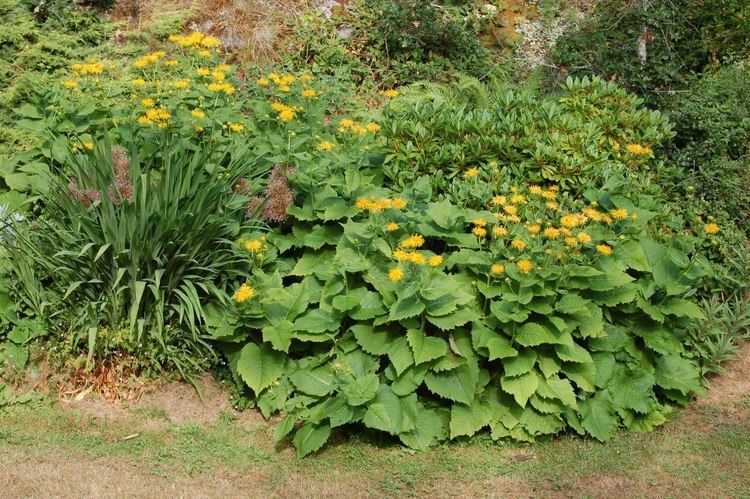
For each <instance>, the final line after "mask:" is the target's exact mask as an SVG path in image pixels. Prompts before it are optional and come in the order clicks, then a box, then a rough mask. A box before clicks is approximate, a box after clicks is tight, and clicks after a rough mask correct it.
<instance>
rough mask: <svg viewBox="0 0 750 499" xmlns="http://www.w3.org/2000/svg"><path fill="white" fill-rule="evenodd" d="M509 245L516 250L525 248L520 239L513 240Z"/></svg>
mask: <svg viewBox="0 0 750 499" xmlns="http://www.w3.org/2000/svg"><path fill="white" fill-rule="evenodd" d="M510 245H511V246H513V247H514V248H516V249H517V250H522V249H524V248H525V247H526V243H525V242H523V241H521V240H520V239H514V240H512V241H511V242H510Z"/></svg>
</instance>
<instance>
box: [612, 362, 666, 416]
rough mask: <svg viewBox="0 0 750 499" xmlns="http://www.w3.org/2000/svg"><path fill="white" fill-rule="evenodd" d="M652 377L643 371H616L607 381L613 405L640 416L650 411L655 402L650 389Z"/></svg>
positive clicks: (622, 368)
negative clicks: (632, 411)
mask: <svg viewBox="0 0 750 499" xmlns="http://www.w3.org/2000/svg"><path fill="white" fill-rule="evenodd" d="M654 381H655V379H654V376H653V375H652V374H650V373H648V372H647V371H645V370H644V369H635V370H632V371H631V370H629V369H627V368H625V367H621V368H619V369H617V370H616V371H615V373H614V375H613V376H612V378H611V379H610V381H609V392H610V393H611V394H612V399H613V401H614V403H615V404H617V405H618V406H620V407H626V408H628V409H632V410H634V411H636V412H640V413H641V414H645V413H647V412H649V411H650V410H651V408H652V407H653V405H654V402H655V401H656V400H655V398H654V394H653V390H652V387H653V385H654Z"/></svg>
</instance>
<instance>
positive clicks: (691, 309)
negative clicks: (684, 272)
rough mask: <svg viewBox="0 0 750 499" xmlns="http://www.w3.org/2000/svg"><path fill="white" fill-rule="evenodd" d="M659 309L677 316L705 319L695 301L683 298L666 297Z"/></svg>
mask: <svg viewBox="0 0 750 499" xmlns="http://www.w3.org/2000/svg"><path fill="white" fill-rule="evenodd" d="M661 311H662V312H664V313H665V314H668V315H674V316H677V317H690V318H693V319H705V318H706V316H705V315H704V314H703V311H702V310H701V309H700V308H699V307H698V305H696V304H695V303H693V302H691V301H689V300H685V299H683V298H668V299H667V300H665V301H664V303H662V304H661Z"/></svg>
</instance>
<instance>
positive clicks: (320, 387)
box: [289, 367, 335, 397]
mask: <svg viewBox="0 0 750 499" xmlns="http://www.w3.org/2000/svg"><path fill="white" fill-rule="evenodd" d="M289 380H290V381H291V382H292V384H294V386H295V387H296V388H297V389H298V390H299V391H301V392H303V393H306V394H308V395H314V396H316V397H322V396H324V395H328V394H329V393H331V392H332V391H333V390H334V388H335V383H334V380H333V376H332V375H331V371H330V368H328V367H319V368H317V369H311V370H308V369H298V370H297V371H295V372H293V373H292V374H291V375H290V376H289Z"/></svg>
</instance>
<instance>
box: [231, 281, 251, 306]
mask: <svg viewBox="0 0 750 499" xmlns="http://www.w3.org/2000/svg"><path fill="white" fill-rule="evenodd" d="M253 296H255V290H254V289H253V288H252V286H250V285H249V284H247V283H245V284H243V285H241V286H240V287H239V288H238V289H237V291H235V293H234V301H236V302H237V303H244V302H246V301H247V300H249V299H250V298H252V297H253Z"/></svg>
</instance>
